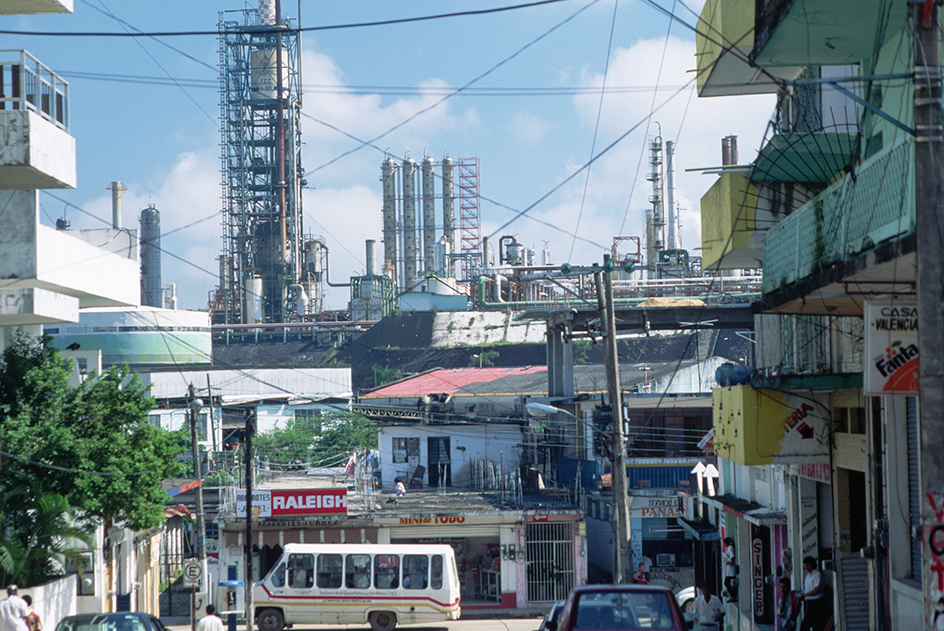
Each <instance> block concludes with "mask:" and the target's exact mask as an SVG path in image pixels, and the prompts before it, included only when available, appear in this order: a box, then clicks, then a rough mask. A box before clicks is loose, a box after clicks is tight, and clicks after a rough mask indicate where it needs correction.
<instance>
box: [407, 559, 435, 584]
mask: <svg viewBox="0 0 944 631" xmlns="http://www.w3.org/2000/svg"><path fill="white" fill-rule="evenodd" d="M428 577H429V557H428V556H426V555H425V554H423V555H419V554H404V555H403V587H404V588H405V589H426V583H427V580H428Z"/></svg>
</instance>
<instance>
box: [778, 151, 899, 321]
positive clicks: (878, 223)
mask: <svg viewBox="0 0 944 631" xmlns="http://www.w3.org/2000/svg"><path fill="white" fill-rule="evenodd" d="M913 165H914V143H913V142H912V141H910V140H908V139H904V140H901V141H899V142H898V143H896V144H895V145H893V146H891V147H890V148H888V149H886V150H884V151H882V152H880V153H878V154H876V155H874V156H872V157H871V158H869V159H868V160H865V161H864V162H862V164H861V165H860V166H859V167H858V168H857V169H856V170H855V173H854V177H853V176H852V175H847V176H845V177H843V178H841V179H840V180H838V181H837V182H835V183H834V184H832V185H831V186H829V187H828V188H826V189H825V190H823V192H821V193H820V194H818V195H817V196H816V197H814V198H813V199H812V200H810V201H809V202H807V203H806V204H804V205H803V206H801V207H800V208H799V209H798V210H796V211H795V212H793V214H791V215H790V216H788V217H787V218H785V219H784V220H783V221H781V222H780V223H778V224H777V225H776V226H774V227H773V228H771V229H770V230H769V231H768V232H767V234H766V237H765V241H764V260H763V268H764V282H763V292H764V300H765V302H766V303H767V309H766V310H767V311H769V312H781V313H804V314H820V315H861V303H862V297H863V296H865V295H870V294H888V293H893V292H901V291H906V292H910V291H913V283H914V278H915V262H914V251H915V250H914V231H915V204H914V173H913V169H912V167H913Z"/></svg>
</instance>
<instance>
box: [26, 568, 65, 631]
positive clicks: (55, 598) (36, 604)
mask: <svg viewBox="0 0 944 631" xmlns="http://www.w3.org/2000/svg"><path fill="white" fill-rule="evenodd" d="M78 579H79V577H78V575H77V574H70V575H69V576H64V577H62V578H58V579H56V580H54V581H52V582H50V583H46V584H45V585H38V586H36V587H30V588H29V589H21V590H20V596H26V595H29V596H30V597H32V599H33V611H35V612H36V613H38V614H39V619H40V620H41V621H42V623H43V628H44V629H50V631H51V630H52V629H55V628H56V625H57V624H59V621H60V620H62V619H63V618H65V617H66V616H73V615H75V614H77V613H79V612H78V610H77V609H76V601H77V600H78V599H77V598H76V596H75V595H76V589H77V586H78Z"/></svg>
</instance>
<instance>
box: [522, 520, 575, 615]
mask: <svg viewBox="0 0 944 631" xmlns="http://www.w3.org/2000/svg"><path fill="white" fill-rule="evenodd" d="M527 559H528V561H527V563H528V602H529V603H539V602H553V601H556V600H563V599H565V598H567V595H568V594H569V593H570V590H571V589H573V587H574V579H575V571H574V525H573V523H570V522H564V523H544V524H528V525H527Z"/></svg>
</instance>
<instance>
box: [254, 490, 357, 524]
mask: <svg viewBox="0 0 944 631" xmlns="http://www.w3.org/2000/svg"><path fill="white" fill-rule="evenodd" d="M252 512H253V517H254V518H259V517H301V516H305V515H346V514H347V489H266V490H261V489H260V490H259V491H253V492H252ZM236 516H237V517H245V516H246V491H245V490H244V489H239V490H237V491H236Z"/></svg>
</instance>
